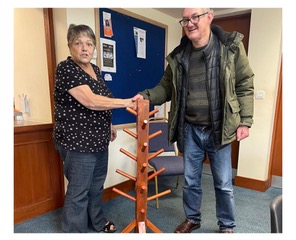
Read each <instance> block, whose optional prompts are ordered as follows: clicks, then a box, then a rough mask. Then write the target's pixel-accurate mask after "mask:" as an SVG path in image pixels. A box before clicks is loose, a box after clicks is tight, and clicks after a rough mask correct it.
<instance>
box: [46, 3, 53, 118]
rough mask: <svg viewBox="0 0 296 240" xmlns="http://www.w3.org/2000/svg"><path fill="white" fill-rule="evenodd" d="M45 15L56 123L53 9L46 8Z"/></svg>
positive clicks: (48, 66) (49, 72)
mask: <svg viewBox="0 0 296 240" xmlns="http://www.w3.org/2000/svg"><path fill="white" fill-rule="evenodd" d="M43 15H44V30H45V45H46V55H47V68H48V82H49V93H50V105H51V117H52V122H54V115H53V113H54V99H53V91H54V76H55V68H56V56H55V42H54V29H53V12H52V8H44V9H43Z"/></svg>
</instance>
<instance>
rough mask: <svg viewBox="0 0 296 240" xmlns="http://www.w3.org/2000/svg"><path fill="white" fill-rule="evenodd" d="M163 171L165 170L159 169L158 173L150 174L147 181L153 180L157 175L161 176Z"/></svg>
mask: <svg viewBox="0 0 296 240" xmlns="http://www.w3.org/2000/svg"><path fill="white" fill-rule="evenodd" d="M163 171H165V168H164V167H163V168H161V169H159V170H158V171H156V172H154V173H152V174H151V175H150V176H149V177H148V181H150V180H151V179H153V178H154V177H155V176H157V175H158V174H161V173H162V172H163Z"/></svg>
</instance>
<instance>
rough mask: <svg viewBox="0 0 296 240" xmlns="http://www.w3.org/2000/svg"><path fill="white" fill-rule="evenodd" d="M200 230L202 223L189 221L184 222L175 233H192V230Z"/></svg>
mask: <svg viewBox="0 0 296 240" xmlns="http://www.w3.org/2000/svg"><path fill="white" fill-rule="evenodd" d="M197 228H200V223H196V224H195V223H192V222H189V221H188V220H187V219H186V220H185V221H184V222H182V223H181V224H180V225H179V226H178V227H177V228H176V229H175V231H174V233H191V231H192V230H194V229H197Z"/></svg>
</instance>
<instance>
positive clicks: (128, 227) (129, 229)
mask: <svg viewBox="0 0 296 240" xmlns="http://www.w3.org/2000/svg"><path fill="white" fill-rule="evenodd" d="M136 226H137V221H136V219H134V220H133V221H132V222H131V223H130V224H129V225H127V227H126V228H125V229H123V230H122V233H129V232H130V231H131V230H133V229H134V228H135V227H136Z"/></svg>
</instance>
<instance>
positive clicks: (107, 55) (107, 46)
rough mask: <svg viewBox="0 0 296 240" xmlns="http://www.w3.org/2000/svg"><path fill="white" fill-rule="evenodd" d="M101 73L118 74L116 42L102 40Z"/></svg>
mask: <svg viewBox="0 0 296 240" xmlns="http://www.w3.org/2000/svg"><path fill="white" fill-rule="evenodd" d="M100 45H101V71H103V72H113V73H116V42H115V41H112V40H109V39H105V38H101V39H100Z"/></svg>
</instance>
